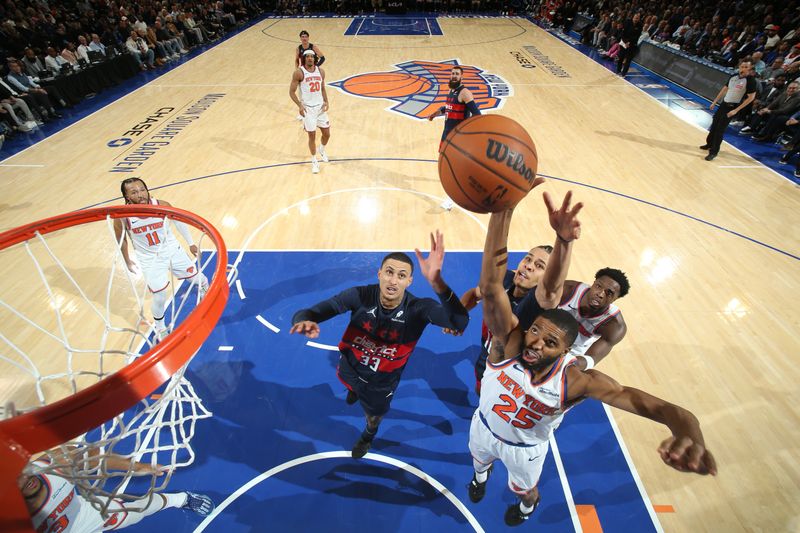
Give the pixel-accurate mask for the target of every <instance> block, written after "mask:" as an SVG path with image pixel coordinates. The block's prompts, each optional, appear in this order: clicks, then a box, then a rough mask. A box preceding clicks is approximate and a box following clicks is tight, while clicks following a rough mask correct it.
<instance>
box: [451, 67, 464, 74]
mask: <svg viewBox="0 0 800 533" xmlns="http://www.w3.org/2000/svg"><path fill="white" fill-rule="evenodd" d="M455 69H458V70H460V71H461V74H464V69H463V68H462V67H461V65H454V66H453V70H455Z"/></svg>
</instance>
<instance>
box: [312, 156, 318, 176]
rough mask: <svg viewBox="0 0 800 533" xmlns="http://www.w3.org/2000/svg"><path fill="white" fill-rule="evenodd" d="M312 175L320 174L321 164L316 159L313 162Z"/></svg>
mask: <svg viewBox="0 0 800 533" xmlns="http://www.w3.org/2000/svg"><path fill="white" fill-rule="evenodd" d="M311 173H312V174H319V162H317V160H316V159H314V160H312V161H311Z"/></svg>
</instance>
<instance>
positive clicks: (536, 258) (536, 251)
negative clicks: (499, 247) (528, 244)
mask: <svg viewBox="0 0 800 533" xmlns="http://www.w3.org/2000/svg"><path fill="white" fill-rule="evenodd" d="M552 252H553V247H552V246H548V245H546V244H542V245H540V246H537V247H536V248H531V250H530V251H529V252H528V253H527V254H525V257H523V258H522V261H520V262H519V264H518V265H517V269H516V272H515V274H514V285H516V286H517V287H519V288H520V289H523V290H526V291H529V290H531V289H532V288H534V287H535V286H537V285H538V284H539V281H541V279H542V275H543V274H544V269H545V267H546V266H547V260H548V259H550V254H551V253H552Z"/></svg>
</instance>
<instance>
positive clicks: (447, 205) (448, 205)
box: [439, 198, 456, 211]
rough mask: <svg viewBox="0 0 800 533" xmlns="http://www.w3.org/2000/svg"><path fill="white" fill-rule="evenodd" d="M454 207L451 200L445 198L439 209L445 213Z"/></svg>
mask: <svg viewBox="0 0 800 533" xmlns="http://www.w3.org/2000/svg"><path fill="white" fill-rule="evenodd" d="M454 205H456V204H454V203H453V200H451V199H450V198H446V199H445V200H444V202H442V203H440V204H439V207H441V208H442V209H444V210H445V211H450V210H451V209H453V206H454Z"/></svg>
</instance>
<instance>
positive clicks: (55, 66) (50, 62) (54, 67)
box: [44, 55, 69, 73]
mask: <svg viewBox="0 0 800 533" xmlns="http://www.w3.org/2000/svg"><path fill="white" fill-rule="evenodd" d="M44 65H45V66H46V67H47V70H49V71H51V72H56V73H58V72H60V71H61V65H69V61H67V60H66V59H64V58H63V57H61V56H59V55H57V56H56V57H51V56H45V57H44Z"/></svg>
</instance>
